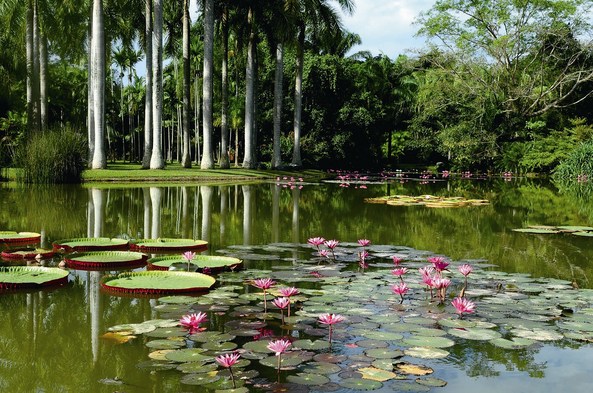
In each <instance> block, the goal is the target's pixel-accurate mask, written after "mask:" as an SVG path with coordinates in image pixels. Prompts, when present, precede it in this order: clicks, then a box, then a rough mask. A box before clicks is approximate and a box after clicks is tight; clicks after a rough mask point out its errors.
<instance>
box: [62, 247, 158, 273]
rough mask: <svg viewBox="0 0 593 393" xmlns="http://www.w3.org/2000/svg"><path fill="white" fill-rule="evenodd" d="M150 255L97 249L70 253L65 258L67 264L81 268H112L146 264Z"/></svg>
mask: <svg viewBox="0 0 593 393" xmlns="http://www.w3.org/2000/svg"><path fill="white" fill-rule="evenodd" d="M147 258H148V256H146V255H145V254H142V253H140V252H133V251H95V252H84V253H80V254H70V255H68V256H67V257H66V258H64V262H66V266H68V267H69V268H72V269H79V270H105V269H109V270H112V269H114V268H122V267H125V268H132V267H140V266H144V265H146V260H147Z"/></svg>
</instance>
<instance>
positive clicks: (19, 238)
mask: <svg viewBox="0 0 593 393" xmlns="http://www.w3.org/2000/svg"><path fill="white" fill-rule="evenodd" d="M40 240H41V234H39V233H36V232H15V231H0V243H4V244H8V245H11V244H34V243H39V241H40Z"/></svg>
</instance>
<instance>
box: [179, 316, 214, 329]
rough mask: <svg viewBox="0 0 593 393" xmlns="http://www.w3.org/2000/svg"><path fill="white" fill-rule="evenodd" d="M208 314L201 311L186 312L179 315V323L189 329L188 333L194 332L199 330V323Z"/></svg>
mask: <svg viewBox="0 0 593 393" xmlns="http://www.w3.org/2000/svg"><path fill="white" fill-rule="evenodd" d="M207 316H208V315H207V314H206V313H203V312H199V313H197V314H187V315H184V316H183V317H181V319H180V320H179V324H180V325H181V326H183V327H185V328H187V329H189V334H194V333H196V332H197V331H199V330H200V324H201V323H202V322H204V321H205V320H206V317H207Z"/></svg>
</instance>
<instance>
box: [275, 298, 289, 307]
mask: <svg viewBox="0 0 593 393" xmlns="http://www.w3.org/2000/svg"><path fill="white" fill-rule="evenodd" d="M272 303H274V305H275V306H276V307H278V308H280V309H285V308H286V307H288V305H289V304H290V299H289V298H287V297H277V298H275V299H274V300H272Z"/></svg>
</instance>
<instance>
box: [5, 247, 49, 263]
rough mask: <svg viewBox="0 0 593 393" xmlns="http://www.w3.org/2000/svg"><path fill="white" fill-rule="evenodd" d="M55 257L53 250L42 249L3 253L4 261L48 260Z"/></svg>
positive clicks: (23, 249) (19, 249)
mask: <svg viewBox="0 0 593 393" xmlns="http://www.w3.org/2000/svg"><path fill="white" fill-rule="evenodd" d="M54 255H55V252H54V251H53V250H45V249H42V248H17V249H13V250H6V251H2V259H5V260H8V261H21V260H24V259H36V258H38V259H46V258H52V257H53V256H54Z"/></svg>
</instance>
